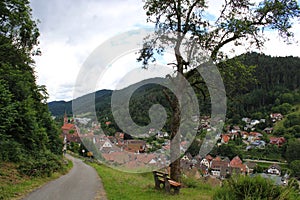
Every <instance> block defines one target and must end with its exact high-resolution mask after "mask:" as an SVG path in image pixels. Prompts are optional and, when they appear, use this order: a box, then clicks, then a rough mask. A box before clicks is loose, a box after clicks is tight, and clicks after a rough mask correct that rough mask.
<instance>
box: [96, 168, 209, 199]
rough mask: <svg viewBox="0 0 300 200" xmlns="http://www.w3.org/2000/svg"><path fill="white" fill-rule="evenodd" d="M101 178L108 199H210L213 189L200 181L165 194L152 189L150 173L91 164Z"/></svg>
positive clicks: (152, 181) (152, 180)
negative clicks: (137, 172)
mask: <svg viewBox="0 0 300 200" xmlns="http://www.w3.org/2000/svg"><path fill="white" fill-rule="evenodd" d="M91 165H92V166H93V167H94V168H95V169H96V170H97V172H98V174H99V176H100V177H101V179H102V182H103V185H104V189H105V191H106V194H107V197H108V199H109V200H117V199H122V200H144V199H151V200H156V199H159V200H161V199H166V200H167V199H173V200H174V199H178V200H179V199H180V200H181V199H189V200H193V199H195V200H196V199H197V200H201V199H202V200H204V199H212V195H213V192H214V189H213V188H212V187H211V186H209V185H207V184H203V183H201V182H200V181H199V182H198V183H197V185H195V187H194V188H182V189H181V190H180V194H179V195H170V194H166V193H165V192H164V191H157V190H155V189H154V179H153V175H152V173H144V174H132V173H125V172H121V171H116V170H114V169H111V168H109V167H107V166H104V165H97V164H91Z"/></svg>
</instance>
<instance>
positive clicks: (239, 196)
mask: <svg viewBox="0 0 300 200" xmlns="http://www.w3.org/2000/svg"><path fill="white" fill-rule="evenodd" d="M295 197H297V193H296V192H295V191H294V190H293V189H291V188H282V187H280V186H276V185H275V184H274V183H273V182H272V181H271V180H268V179H265V178H263V177H260V176H255V177H250V176H234V177H232V178H230V179H229V180H226V181H225V182H224V184H223V186H222V187H221V188H220V189H218V190H217V191H216V193H215V194H214V196H213V199H214V200H254V199H255V200H263V199H264V200H268V199H270V200H271V199H272V200H276V199H277V200H295V199H299V196H298V197H297V198H295Z"/></svg>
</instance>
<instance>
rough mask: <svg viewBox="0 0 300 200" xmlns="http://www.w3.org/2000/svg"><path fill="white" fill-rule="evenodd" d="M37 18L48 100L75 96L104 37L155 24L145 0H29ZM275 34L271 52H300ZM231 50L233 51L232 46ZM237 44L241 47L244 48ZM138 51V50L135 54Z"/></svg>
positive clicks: (115, 68)
mask: <svg viewBox="0 0 300 200" xmlns="http://www.w3.org/2000/svg"><path fill="white" fill-rule="evenodd" d="M220 2H221V1H219V0H211V1H210V3H209V8H211V9H209V14H210V15H211V16H214V15H216V14H217V13H218V11H219V10H220V9H217V8H220V6H221V4H220ZM30 5H31V8H32V10H33V13H32V14H33V18H34V19H38V20H39V21H40V23H39V24H38V28H39V31H40V34H41V36H40V38H39V41H40V44H39V48H40V49H41V51H42V55H41V56H35V57H34V60H35V62H36V64H35V71H36V76H37V84H39V85H46V87H47V90H48V93H49V100H48V101H49V102H50V101H56V100H71V99H73V90H74V86H75V83H76V79H77V77H78V75H79V73H80V70H81V68H82V66H83V65H84V63H85V62H86V60H87V59H88V57H89V55H90V54H91V53H92V52H93V51H94V50H95V49H96V48H97V47H98V46H99V45H101V44H103V42H105V41H107V40H109V39H110V38H112V37H113V36H115V35H117V34H121V33H123V32H125V31H130V30H134V29H138V28H141V27H146V26H150V27H153V24H147V23H146V15H145V11H144V10H143V2H142V0H109V1H106V0H30ZM293 31H294V33H295V39H296V40H298V41H300V25H299V23H298V24H294V27H293ZM266 34H267V36H268V37H269V38H270V41H268V42H267V43H266V44H265V48H264V49H263V51H262V52H263V53H265V54H267V55H272V56H290V55H292V56H299V57H300V47H299V45H298V44H293V45H286V44H285V43H284V42H283V41H282V40H281V39H280V38H279V37H278V35H277V33H273V32H266ZM228 51H229V50H228ZM243 51H245V50H244V49H237V51H236V52H243ZM135 56H136V55H135ZM135 56H134V54H132V53H131V54H128V55H127V57H126V56H125V57H120V58H119V59H118V60H116V61H115V62H113V63H111V65H112V67H111V68H110V69H109V70H107V72H106V74H105V76H104V77H105V78H103V79H102V80H100V81H99V83H98V84H97V89H115V88H116V87H117V86H118V85H120V83H118V80H120V79H122V77H123V76H125V75H126V72H127V71H128V70H133V69H134V68H137V67H140V66H139V65H138V64H132V63H134V61H135V58H136V57H135Z"/></svg>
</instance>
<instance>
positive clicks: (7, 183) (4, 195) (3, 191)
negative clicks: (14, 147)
mask: <svg viewBox="0 0 300 200" xmlns="http://www.w3.org/2000/svg"><path fill="white" fill-rule="evenodd" d="M72 166H73V164H72V162H71V161H69V163H68V166H67V168H66V169H65V170H63V171H62V172H60V173H54V174H53V175H52V176H51V177H36V178H30V177H28V176H24V175H21V174H20V173H19V172H18V170H17V165H16V164H14V163H6V162H3V163H0V199H1V200H2V199H21V198H22V197H23V196H24V195H26V194H28V193H29V192H31V191H33V190H35V189H36V188H39V187H41V186H42V185H44V184H45V183H47V182H49V181H51V180H54V179H56V178H58V177H60V176H61V175H63V174H65V173H67V172H68V171H69V170H70V169H71V168H72Z"/></svg>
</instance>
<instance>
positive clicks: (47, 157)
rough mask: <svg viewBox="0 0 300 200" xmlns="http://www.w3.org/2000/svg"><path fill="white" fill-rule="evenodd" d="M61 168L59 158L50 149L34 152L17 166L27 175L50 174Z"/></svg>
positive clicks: (61, 164)
mask: <svg viewBox="0 0 300 200" xmlns="http://www.w3.org/2000/svg"><path fill="white" fill-rule="evenodd" d="M62 168H63V163H62V161H61V158H60V157H58V156H56V155H54V154H53V153H51V152H50V151H42V152H36V154H35V155H33V156H32V157H27V158H26V160H23V162H22V163H21V164H20V166H19V171H20V172H21V173H23V174H26V175H28V176H33V177H37V176H51V175H52V174H53V172H57V171H59V170H61V169H62Z"/></svg>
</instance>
